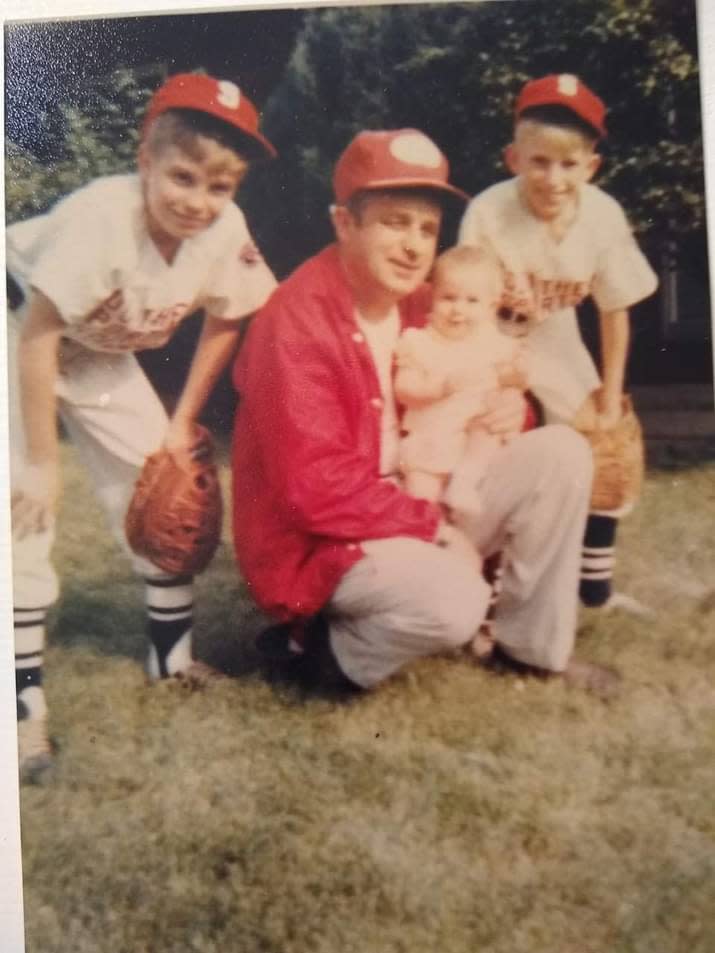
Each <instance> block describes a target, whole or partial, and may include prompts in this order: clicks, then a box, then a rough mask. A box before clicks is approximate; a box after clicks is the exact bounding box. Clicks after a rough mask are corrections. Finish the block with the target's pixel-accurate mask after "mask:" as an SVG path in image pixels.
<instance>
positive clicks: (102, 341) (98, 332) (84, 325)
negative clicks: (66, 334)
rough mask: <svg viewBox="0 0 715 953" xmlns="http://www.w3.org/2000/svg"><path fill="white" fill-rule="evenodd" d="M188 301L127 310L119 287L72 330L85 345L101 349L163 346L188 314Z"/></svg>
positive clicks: (189, 304)
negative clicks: (164, 306)
mask: <svg viewBox="0 0 715 953" xmlns="http://www.w3.org/2000/svg"><path fill="white" fill-rule="evenodd" d="M190 308H191V303H190V302H180V303H178V304H173V305H170V306H169V307H166V308H143V309H141V310H139V311H137V312H135V313H130V310H129V309H128V308H127V305H126V301H125V299H124V294H123V292H122V290H121V289H119V288H118V289H117V290H116V291H114V292H113V293H112V294H111V295H110V296H109V297H108V298H106V299H105V300H104V301H103V302H102V303H101V304H99V305H98V306H97V307H96V308H95V309H94V311H92V312H91V314H89V315H88V317H87V318H86V319H85V320H84V321H82V322H81V323H80V324H78V325H76V326H75V327H74V328H73V329H72V330H73V334H72V336H73V337H74V338H75V339H76V340H78V341H80V343H82V344H84V345H85V346H86V347H89V348H95V349H97V350H100V351H139V350H143V349H146V348H156V347H162V346H163V345H164V344H166V343H167V341H168V340H169V338H170V337H171V335H172V334H173V333H174V330H175V328H176V326H177V325H178V324H179V323H180V322H181V321H182V319H183V318H185V317H186V315H187V314H188V313H189V309H190Z"/></svg>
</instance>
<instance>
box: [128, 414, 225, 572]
mask: <svg viewBox="0 0 715 953" xmlns="http://www.w3.org/2000/svg"><path fill="white" fill-rule="evenodd" d="M222 513H223V506H222V500H221V487H220V485H219V481H218V473H217V470H216V464H215V463H214V448H213V441H212V440H211V436H210V434H209V432H208V431H207V430H205V429H204V428H203V427H197V441H196V444H195V445H194V449H193V451H192V452H191V453H189V452H186V453H183V454H171V453H169V452H168V450H158V451H157V452H156V453H153V454H152V455H151V456H150V457H148V458H147V460H146V462H145V464H144V467H143V469H142V472H141V473H140V475H139V479H138V480H137V482H136V486H135V488H134V495H133V496H132V499H131V502H130V503H129V509H128V510H127V515H126V520H125V530H126V534H127V539H128V541H129V545H130V546H131V548H132V549H133V550H134V552H135V553H137V554H138V555H139V556H144V557H146V558H147V559H149V560H150V561H151V562H153V563H154V565H155V566H158V567H159V568H160V569H163V570H164V572H168V573H171V574H172V575H177V576H183V575H192V576H193V575H196V574H197V573H200V572H202V570H204V569H205V568H206V567H207V566H208V564H209V562H210V561H211V559H212V557H213V555H214V553H215V552H216V547H217V546H218V544H219V540H220V538H221V520H222Z"/></svg>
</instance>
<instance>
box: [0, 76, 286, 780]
mask: <svg viewBox="0 0 715 953" xmlns="http://www.w3.org/2000/svg"><path fill="white" fill-rule="evenodd" d="M274 155H275V150H274V148H273V146H272V145H271V144H270V143H269V142H268V141H267V140H266V139H265V138H264V137H263V136H262V135H261V133H260V132H259V130H258V115H257V113H256V110H255V109H254V107H253V105H252V104H251V103H250V101H249V100H248V99H247V98H246V97H245V96H244V95H243V93H242V92H241V90H240V89H239V88H238V87H237V86H236V85H234V84H233V83H231V82H227V81H223V80H217V79H214V78H212V77H210V76H205V75H194V74H177V75H175V76H173V77H171V78H170V79H169V80H168V81H167V82H166V83H165V84H164V85H163V86H162V87H161V88H160V89H159V90H158V91H157V92H156V93H155V94H154V96H153V98H152V99H151V101H150V103H149V106H148V111H147V114H146V119H145V123H144V127H143V134H142V139H141V144H140V147H139V152H138V171H137V173H136V174H131V175H113V176H107V177H103V178H99V179H96V180H94V181H93V182H91V183H90V184H89V185H87V186H85V187H83V188H80V189H78V190H77V191H76V192H73V193H72V194H71V195H69V196H67V197H66V198H64V199H63V200H62V201H60V202H59V203H58V204H57V205H56V206H55V207H54V208H53V209H51V210H50V211H49V212H48V213H47V214H46V215H42V216H39V217H36V218H33V219H30V220H28V221H24V222H20V223H18V224H16V225H12V226H10V228H8V230H7V264H8V270H9V275H10V279H11V287H14V288H15V289H16V291H18V292H19V293H18V294H17V296H16V298H15V300H14V301H12V302H11V307H10V315H9V316H10V321H9V346H8V350H9V353H8V366H9V373H10V441H11V482H12V523H13V577H14V578H13V583H14V626H15V652H16V656H15V665H16V686H17V713H18V735H19V748H20V750H19V755H20V772H21V776H22V777H23V779H27V780H34V779H37V778H38V777H39V776H40V775H41V774H42V773H43V772H44V771H45V770H46V769H47V768H48V767H49V766H50V765H51V762H52V754H51V748H50V745H49V743H48V738H47V732H46V711H47V709H46V703H45V697H44V693H43V688H42V654H43V647H44V642H45V616H46V613H47V610H48V608H49V607H50V606H51V605H52V604H53V603H54V602H55V600H56V599H57V597H58V593H59V586H58V581H57V576H56V573H55V571H54V569H53V566H52V563H51V558H50V557H51V550H52V545H53V541H54V524H55V513H56V509H57V500H58V497H59V492H60V477H59V446H58V436H57V424H56V417H57V414H59V416H60V417H61V419H62V421H63V424H64V426H65V428H66V431H67V433H68V435H69V437H70V438H71V439H72V441H73V442H74V444H75V446H76V448H77V450H78V452H79V454H80V457H81V458H82V460H83V462H84V464H85V465H86V467H87V469H88V471H89V473H90V475H91V477H92V480H93V482H94V487H95V490H96V493H97V495H98V497H99V500H100V501H101V503H102V505H103V508H104V510H105V511H106V514H107V517H108V519H109V522H110V526H111V528H112V531H113V533H114V535H115V536H116V538H117V539H118V540H119V541H120V543H121V544H122V545H123V547H124V549H125V550H126V551H127V554H128V555H129V557H130V558H131V560H132V563H133V566H134V569H135V571H136V572H137V573H138V574H139V575H140V576H141V577H142V578H143V579H144V581H145V590H146V606H147V616H148V636H149V654H148V660H147V672H148V674H149V676H150V677H151V678H152V679H160V678H166V677H170V676H179V677H182V676H183V677H187V678H191V679H196V678H201V676H206V675H208V674H210V672H209V671H208V667H207V666H203V667H202V666H201V663H197V662H196V661H194V660H193V658H192V637H191V625H192V579H191V578H190V577H181V578H176V577H171V576H169V575H167V574H166V573H164V572H162V571H161V570H159V569H157V567H155V566H153V565H152V564H151V563H149V562H148V561H146V560H144V559H142V558H139V557H137V556H135V555H134V554H132V553H131V552H129V550H128V547H127V544H126V540H125V536H124V516H125V512H126V508H127V504H128V501H129V499H130V497H131V494H132V491H133V488H134V483H135V480H136V478H137V476H138V474H139V472H140V470H141V467H142V466H143V463H144V461H145V459H146V457H147V456H148V455H149V454H151V453H153V452H154V451H156V450H157V449H158V448H159V447H160V446H162V445H164V446H165V447H166V448H167V449H169V450H170V451H175V452H177V453H180V452H182V451H187V450H188V451H189V452H190V450H191V446H192V442H193V439H194V438H193V428H194V424H195V421H196V419H197V417H198V415H199V413H200V411H201V409H202V407H203V405H204V403H205V401H206V399H207V397H208V395H209V393H210V391H211V389H212V387H213V385H214V383H215V381H216V379H217V377H218V376H219V374H220V372H221V370H222V369H223V367H224V366H225V364H226V362H227V361H228V360H229V358H230V357H231V356H232V354H233V353H234V351H235V348H236V344H237V340H238V334H239V330H240V319H241V318H243V317H245V316H246V315H248V314H251V313H252V312H254V311H255V310H256V309H257V308H258V307H260V306H261V305H262V304H263V303H264V301H265V300H266V298H267V297H268V296H269V294H270V293H271V291H272V290H273V287H274V285H275V281H274V278H273V276H272V274H271V272H270V270H269V269H268V267H267V266H266V265H265V263H264V262H263V260H262V259H261V256H260V254H259V253H258V251H257V249H256V247H255V245H254V244H253V242H252V240H251V236H250V234H249V231H248V228H247V226H246V222H245V220H244V217H243V214H242V213H241V211H240V210H239V208H238V207H237V206H236V205H235V204H234V202H233V199H234V195H235V193H236V190H237V189H238V187H239V185H240V183H241V181H242V179H243V177H244V175H245V173H246V171H247V169H248V165H249V162H250V161H251V160H253V159H257V158H262V157H271V156H274ZM200 308H201V309H203V310H204V313H205V317H204V323H203V329H202V333H201V337H200V340H199V343H198V346H197V350H196V353H195V355H194V358H193V361H192V364H191V367H190V370H189V374H188V377H187V380H186V383H185V386H184V389H183V392H182V394H181V396H180V398H179V400H178V403H177V406H176V409H175V411H174V413H173V414H172V415H171V417H170V418H168V417H167V414H166V411H165V410H164V407H163V406H162V404H161V402H160V401H159V398H158V397H157V395H156V393H155V392H154V390H153V389H152V387H151V385H150V384H149V381H148V380H147V378H146V377H145V375H144V373H143V372H142V370H141V368H140V366H139V364H138V363H137V361H136V358H135V357H134V355H133V353H132V352H133V351H138V350H142V349H144V348H156V347H161V346H162V345H164V344H165V343H166V342H167V341H168V340H169V338H170V337H171V335H172V333H173V331H174V330H175V328H176V327H177V325H178V324H179V323H180V322H181V321H182V320H183V319H184V318H185V317H187V316H188V315H190V314H192V313H193V312H195V311H196V310H198V309H200Z"/></svg>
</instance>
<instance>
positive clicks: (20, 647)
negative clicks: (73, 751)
mask: <svg viewBox="0 0 715 953" xmlns="http://www.w3.org/2000/svg"><path fill="white" fill-rule="evenodd" d="M46 614H47V609H46V607H44V606H42V607H39V608H34V609H20V608H17V607H15V609H14V611H13V616H14V619H13V622H14V630H15V693H16V696H17V720H18V721H24V720H25V719H31V720H32V719H34V720H38V721H41V720H44V719H45V718H46V716H47V705H46V703H45V694H44V691H43V689H42V653H43V650H44V647H45V616H46Z"/></svg>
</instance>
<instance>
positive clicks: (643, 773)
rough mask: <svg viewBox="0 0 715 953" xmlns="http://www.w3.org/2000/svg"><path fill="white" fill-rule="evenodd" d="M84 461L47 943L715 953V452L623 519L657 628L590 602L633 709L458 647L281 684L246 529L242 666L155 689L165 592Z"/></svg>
mask: <svg viewBox="0 0 715 953" xmlns="http://www.w3.org/2000/svg"><path fill="white" fill-rule="evenodd" d="M63 452H64V454H65V462H66V464H67V466H66V474H67V475H66V480H65V488H66V493H65V502H64V506H63V510H62V514H61V528H60V533H61V536H62V539H61V543H60V545H59V546H58V551H57V556H58V564H59V566H60V567H61V568H62V572H63V575H64V579H65V589H64V599H63V601H62V603H61V604H60V606H59V607H58V608H57V609H56V610H55V613H54V617H53V628H52V635H51V639H50V645H49V649H48V652H47V668H46V672H47V676H46V687H47V694H48V699H49V704H50V710H51V716H52V725H51V727H52V733H53V735H54V738H55V740H56V742H57V744H58V746H59V757H58V765H57V770H56V773H55V776H54V779H53V781H52V783H51V784H48V785H46V786H43V787H26V788H23V790H22V837H23V859H24V877H25V906H26V921H27V924H26V930H27V951H28V953H190V951H192V953H193V951H197V953H218V951H221V953H408V951H409V953H436V951H442V953H481V951H488V953H712V951H713V950H714V949H715V810H714V808H713V803H714V795H713V792H714V791H715V681H714V677H713V671H714V669H715V578H713V566H714V565H715V467H714V466H713V465H712V464H710V465H703V466H701V467H699V468H691V469H688V470H671V471H662V472H658V473H652V474H650V476H649V480H648V483H647V486H646V489H645V493H644V496H643V500H642V502H641V504H640V506H639V507H638V509H637V510H636V512H635V513H634V514H633V515H632V516H631V517H629V518H628V519H627V520H626V521H624V523H623V525H622V531H621V547H620V563H619V573H618V581H619V585H620V587H621V588H624V589H626V590H627V591H628V592H629V593H630V594H632V595H634V596H636V597H638V598H639V599H641V600H643V601H645V602H646V603H648V604H649V605H651V606H652V607H653V608H654V609H656V610H657V613H658V616H657V619H656V620H655V621H652V622H651V621H643V620H638V619H633V618H630V617H627V616H625V615H622V614H618V613H613V614H610V615H607V616H603V615H600V616H599V615H597V614H592V615H590V616H588V617H586V614H585V613H584V618H583V620H582V625H581V630H580V634H579V640H578V646H577V650H578V652H579V654H581V655H582V656H583V657H587V658H591V659H596V660H601V661H606V662H610V663H611V664H613V665H615V666H616V667H617V668H618V669H619V670H620V671H621V672H622V673H623V675H624V679H625V691H624V693H623V696H622V697H621V698H620V699H618V700H617V701H616V702H614V703H612V704H610V705H605V704H603V703H601V702H598V701H597V700H594V699H592V698H591V697H587V696H583V695H579V694H577V693H574V692H569V691H567V690H566V689H565V688H564V687H563V686H562V685H561V684H559V683H556V682H550V683H541V682H524V681H520V680H517V679H515V678H511V677H507V678H498V677H497V676H495V675H491V674H489V673H487V672H486V671H484V670H481V669H478V668H475V667H474V666H472V665H470V664H469V663H468V662H467V661H466V660H463V659H448V658H438V659H431V660H427V661H424V662H422V663H420V664H418V665H415V666H414V667H413V668H412V669H410V670H408V671H406V672H405V673H403V674H402V675H401V676H399V677H397V678H395V679H394V680H392V681H391V682H390V683H388V684H387V685H385V686H383V687H382V688H381V689H379V690H378V691H376V692H375V693H373V694H370V695H368V696H365V697H362V698H360V699H358V700H357V701H354V702H352V703H350V704H343V705H339V704H335V703H332V702H328V701H324V700H319V699H313V700H308V701H306V700H302V699H301V698H300V697H298V696H297V695H296V694H295V693H293V692H291V691H290V690H289V689H288V688H286V687H285V686H278V685H275V684H269V683H268V682H267V681H266V680H265V679H263V678H262V677H261V676H260V674H259V672H258V669H257V664H256V658H255V656H254V652H253V648H252V637H253V635H254V634H255V632H256V631H257V630H258V629H259V628H260V627H261V625H262V624H263V620H262V618H261V616H260V614H259V613H258V612H257V611H256V610H255V609H254V608H253V607H252V606H251V604H250V603H249V601H248V600H247V598H246V595H245V591H244V589H243V587H242V585H241V583H240V581H239V580H238V578H237V576H236V572H235V568H234V565H233V562H232V555H231V551H230V547H229V545H228V533H226V544H225V545H224V547H223V548H222V550H221V551H220V553H219V555H218V557H217V559H216V560H215V562H214V563H213V564H212V566H211V567H210V569H209V570H208V571H207V572H206V573H205V574H204V575H203V576H202V577H201V578H200V580H199V582H198V586H197V588H198V598H197V604H198V648H199V654H202V655H203V656H204V657H206V658H208V659H209V660H213V661H215V662H216V661H217V662H220V663H222V664H223V665H225V666H226V667H228V668H230V669H231V670H232V671H233V672H234V673H235V674H236V678H235V679H231V680H228V681H226V682H225V683H222V684H219V685H215V686H213V687H212V688H211V689H210V690H208V691H206V692H200V693H187V692H186V691H185V690H182V689H181V688H179V687H178V686H168V685H161V686H156V687H149V686H147V685H146V684H145V682H144V678H143V674H142V668H141V661H142V658H143V653H144V649H145V644H144V638H143V633H142V629H143V613H142V608H141V588H140V586H139V584H138V583H137V582H136V581H135V580H134V578H133V577H132V575H131V572H130V570H129V566H128V564H127V562H126V561H125V560H124V558H123V557H122V556H121V554H120V552H119V550H118V549H117V548H116V547H115V546H114V544H113V543H112V541H111V540H110V539H109V537H108V534H107V533H106V531H105V527H104V522H103V519H102V517H101V515H100V514H99V512H98V511H97V510H96V508H94V506H93V504H92V503H91V496H90V495H89V491H88V488H87V484H86V482H85V480H84V476H83V474H82V473H81V472H80V470H79V469H78V467H77V465H76V461H75V458H74V455H73V452H72V451H71V450H70V449H68V448H64V450H63ZM1 948H2V940H1V939H0V949H1Z"/></svg>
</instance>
